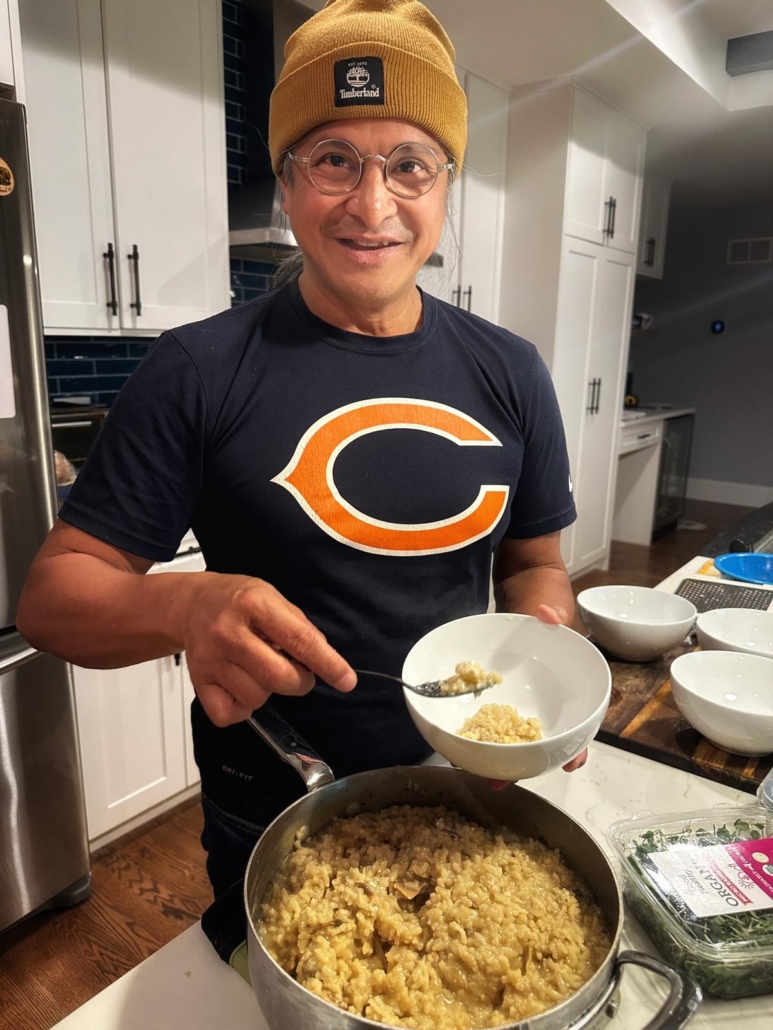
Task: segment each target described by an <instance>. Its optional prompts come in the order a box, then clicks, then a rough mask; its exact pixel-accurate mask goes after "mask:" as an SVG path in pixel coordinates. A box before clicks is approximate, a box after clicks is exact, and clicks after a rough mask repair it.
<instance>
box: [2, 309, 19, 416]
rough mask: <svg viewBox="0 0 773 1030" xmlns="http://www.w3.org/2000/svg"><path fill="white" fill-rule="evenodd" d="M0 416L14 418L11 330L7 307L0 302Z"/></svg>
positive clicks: (14, 398) (14, 397)
mask: <svg viewBox="0 0 773 1030" xmlns="http://www.w3.org/2000/svg"><path fill="white" fill-rule="evenodd" d="M0 418H16V396H15V394H14V392H13V365H12V364H11V332H10V330H9V328H8V308H7V307H6V306H5V304H0Z"/></svg>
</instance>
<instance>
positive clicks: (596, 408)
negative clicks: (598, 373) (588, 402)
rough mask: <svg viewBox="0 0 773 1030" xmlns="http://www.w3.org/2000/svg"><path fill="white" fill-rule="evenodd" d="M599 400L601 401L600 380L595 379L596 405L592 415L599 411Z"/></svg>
mask: <svg viewBox="0 0 773 1030" xmlns="http://www.w3.org/2000/svg"><path fill="white" fill-rule="evenodd" d="M600 401H601V380H600V379H597V380H596V407H595V409H594V411H593V414H594V415H598V413H599V403H600Z"/></svg>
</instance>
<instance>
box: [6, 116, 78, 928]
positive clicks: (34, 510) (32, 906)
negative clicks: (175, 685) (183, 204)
mask: <svg viewBox="0 0 773 1030" xmlns="http://www.w3.org/2000/svg"><path fill="white" fill-rule="evenodd" d="M62 202H63V203H66V202H67V201H66V197H64V196H63V197H62ZM55 496H56V487H55V481H54V475H53V455H52V449H51V431H50V426H49V422H48V396H47V391H46V373H45V361H44V356H43V337H42V328H41V316H40V300H39V293H38V272H37V258H36V254H35V236H34V229H33V220H32V200H31V196H30V177H29V168H28V163H27V140H26V124H25V115H24V108H23V107H22V106H21V105H20V104H15V103H11V102H10V101H5V100H0V931H2V930H5V929H7V928H8V927H9V926H12V925H13V924H14V923H16V922H18V921H19V920H20V919H23V918H24V917H25V916H28V915H30V913H32V912H34V911H36V910H38V909H40V908H46V907H51V906H55V905H69V904H74V903H76V902H78V901H81V900H82V899H83V898H84V897H87V896H88V893H89V889H90V874H89V854H88V842H87V839H86V820H85V813H84V805H83V789H82V784H81V773H80V761H79V755H78V743H77V735H76V726H75V707H74V700H73V689H72V682H71V678H70V674H69V670H68V667H67V665H66V664H65V663H64V662H62V661H60V660H59V659H58V658H54V657H52V656H51V655H46V654H41V653H39V652H37V651H35V650H34V649H33V648H31V647H29V646H28V645H27V643H26V641H24V640H23V639H22V637H20V636H19V634H18V633H17V632H16V628H15V625H14V623H15V620H16V610H17V605H18V601H19V595H20V594H21V589H22V586H23V584H24V579H25V576H26V574H27V570H28V568H29V566H30V563H31V562H32V559H33V558H34V556H35V554H36V552H37V550H38V548H39V547H40V545H41V544H42V542H43V540H44V539H45V536H46V533H47V532H48V530H49V528H50V527H51V525H52V523H53V520H54V517H55V511H56V508H55V503H56V502H55Z"/></svg>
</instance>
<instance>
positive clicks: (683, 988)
mask: <svg viewBox="0 0 773 1030" xmlns="http://www.w3.org/2000/svg"><path fill="white" fill-rule="evenodd" d="M624 962H630V963H631V964H632V965H635V966H644V968H645V969H649V970H651V971H652V972H653V973H659V974H660V976H664V977H665V978H666V980H668V984H669V991H668V997H667V998H666V1000H665V1002H664V1003H663V1007H662V1008H661V1010H660V1012H658V1014H657V1015H656V1016H655V1018H654V1019H651V1020H650V1021H649V1023H647V1025H646V1026H645V1027H642V1030H680V1028H681V1027H683V1026H686V1025H687V1024H688V1023H689V1022H690V1020H691V1019H692V1017H693V1016H694V1015H695V1013H696V1011H697V1009H698V1006H699V1005H700V1003H701V1001H702V1000H703V992H702V991H701V989H700V987H699V986H698V985H697V984H696V983H694V982H693V981H692V980H691V979H690V978H689V977H688V976H685V975H684V974H683V973H680V972H679V970H677V969H674V967H673V966H669V965H668V964H667V963H665V962H661V960H660V959H659V958H655V956H654V955H648V954H647V953H646V952H644V951H621V952H620V954H619V955H618V956H617V964H618V966H620V965H622V964H623V963H624Z"/></svg>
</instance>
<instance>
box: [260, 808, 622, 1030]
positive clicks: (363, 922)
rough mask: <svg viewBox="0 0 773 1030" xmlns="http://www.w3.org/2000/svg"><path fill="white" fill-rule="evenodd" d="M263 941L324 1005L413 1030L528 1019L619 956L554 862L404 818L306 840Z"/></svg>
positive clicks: (347, 822)
mask: <svg viewBox="0 0 773 1030" xmlns="http://www.w3.org/2000/svg"><path fill="white" fill-rule="evenodd" d="M260 934H261V938H262V940H263V942H264V944H265V946H266V948H267V949H268V951H269V954H270V955H272V957H273V958H274V959H275V960H276V962H278V963H279V965H280V966H282V968H283V969H285V970H286V971H287V972H288V973H290V974H291V975H292V976H294V977H295V978H296V979H297V980H298V982H299V983H301V984H303V986H304V987H306V988H308V989H309V990H310V991H313V992H314V993H315V994H317V995H319V996H320V997H322V998H324V999H325V1000H326V1001H329V1002H332V1003H333V1004H334V1005H338V1006H339V1007H340V1008H342V1009H345V1010H346V1011H348V1012H353V1013H356V1014H357V1015H361V1016H366V1017H367V1018H369V1019H373V1020H377V1021H379V1022H382V1023H387V1024H390V1025H393V1026H404V1027H415V1028H418V1030H473V1028H481V1027H497V1026H502V1025H503V1024H506V1023H513V1022H517V1021H519V1020H522V1019H527V1018H528V1017H529V1016H534V1015H536V1014H537V1013H539V1012H542V1011H543V1010H545V1009H548V1008H550V1007H551V1006H553V1005H557V1004H558V1003H559V1002H561V1001H563V1000H564V999H565V998H567V997H568V996H569V995H571V994H572V993H574V991H576V990H577V989H578V988H580V987H581V986H582V985H583V984H584V983H586V981H588V980H589V979H590V977H591V976H592V975H593V974H594V973H595V972H596V970H597V969H598V968H599V967H600V966H601V964H602V962H603V961H604V958H605V957H606V955H607V953H608V951H609V948H610V946H611V936H610V934H609V931H608V929H607V927H606V925H605V923H604V920H603V917H602V915H601V912H600V910H599V909H598V907H597V906H596V905H595V903H594V902H593V899H592V897H591V896H590V893H589V891H588V890H587V888H586V887H585V886H584V885H583V884H582V883H581V881H580V880H579V879H578V878H577V877H576V876H575V875H574V874H573V873H572V872H571V870H569V869H568V868H567V867H566V866H565V865H564V863H563V861H562V859H561V855H560V853H559V851H557V850H555V851H552V850H550V849H549V848H548V847H546V846H545V845H544V844H541V843H540V842H539V841H537V840H532V839H530V838H527V837H520V836H518V835H517V834H515V833H514V832H513V831H511V830H508V829H507V828H504V827H502V828H499V829H498V830H496V831H492V830H487V829H484V828H483V827H482V826H479V825H478V824H476V823H473V822H471V821H470V820H468V819H465V818H464V817H462V816H460V815H458V814H457V813H456V812H453V811H451V810H449V809H446V808H444V807H432V808H429V807H428V808H422V807H418V806H416V807H414V806H410V805H402V806H393V807H392V808H386V809H384V810H383V811H380V812H366V813H362V814H360V815H357V816H353V817H352V818H337V819H334V820H333V821H332V822H331V823H330V824H329V825H328V826H326V827H325V828H324V829H323V830H320V831H319V832H318V833H316V834H315V835H314V836H312V837H309V838H307V839H306V840H301V839H298V840H297V841H296V844H295V847H294V849H293V851H292V852H291V854H290V855H289V856H288V858H287V859H286V861H285V864H284V866H283V868H282V871H281V872H280V873H279V875H278V876H277V877H276V879H275V880H274V882H273V884H272V885H271V887H270V888H269V891H268V893H267V896H266V900H265V901H264V903H263V905H262V911H261V923H260Z"/></svg>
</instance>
